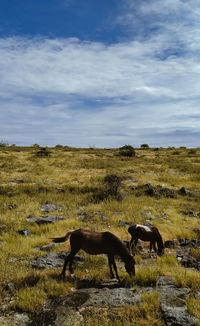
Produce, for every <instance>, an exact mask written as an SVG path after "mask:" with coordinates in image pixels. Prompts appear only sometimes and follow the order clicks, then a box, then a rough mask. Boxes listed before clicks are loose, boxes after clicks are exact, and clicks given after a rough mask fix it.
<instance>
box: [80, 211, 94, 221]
mask: <svg viewBox="0 0 200 326" xmlns="http://www.w3.org/2000/svg"><path fill="white" fill-rule="evenodd" d="M77 217H78V218H80V219H82V220H86V219H89V218H92V217H93V215H92V214H91V213H88V212H83V213H78V214H77Z"/></svg>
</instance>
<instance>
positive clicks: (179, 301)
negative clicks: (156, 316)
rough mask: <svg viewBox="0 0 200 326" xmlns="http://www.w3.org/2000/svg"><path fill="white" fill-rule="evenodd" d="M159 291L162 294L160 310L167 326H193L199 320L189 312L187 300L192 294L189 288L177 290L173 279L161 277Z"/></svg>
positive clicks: (158, 284) (158, 282)
mask: <svg viewBox="0 0 200 326" xmlns="http://www.w3.org/2000/svg"><path fill="white" fill-rule="evenodd" d="M157 289H158V291H159V292H160V309H161V312H162V315H163V319H164V322H165V325H166V326H188V325H190V326H192V325H196V323H197V319H196V318H195V317H193V316H191V315H190V314H189V313H188V312H187V306H186V304H185V299H186V298H187V297H189V296H190V295H191V294H192V292H191V290H190V289H188V288H177V287H176V286H175V284H174V280H173V278H171V277H164V276H161V277H159V279H158V281H157Z"/></svg>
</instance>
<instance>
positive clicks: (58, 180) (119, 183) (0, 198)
mask: <svg viewBox="0 0 200 326" xmlns="http://www.w3.org/2000/svg"><path fill="white" fill-rule="evenodd" d="M113 176H114V177H113ZM146 183H149V184H151V186H152V187H157V186H158V185H160V188H162V189H163V188H169V189H170V191H171V192H172V193H173V194H174V196H173V197H168V196H167V195H166V194H165V193H159V194H157V195H155V196H150V195H148V194H147V193H146V192H145V191H144V189H143V186H144V185H145V184H146ZM182 187H185V188H186V189H187V191H188V193H187V192H186V194H184V195H183V194H181V193H180V192H179V190H180V189H181V188H182ZM199 190H200V148H195V149H187V148H184V147H183V148H156V149H155V148H138V149H137V148H136V149H135V156H132V157H129V156H124V155H121V152H120V150H119V149H97V148H87V149H78V148H70V147H67V146H66V147H64V146H56V147H54V148H45V149H40V148H38V147H37V146H32V147H16V146H1V147H0V241H1V244H0V249H1V255H0V304H1V306H2V307H3V308H2V314H5V313H8V312H9V311H10V310H13V309H14V310H20V311H28V312H29V311H34V310H38V309H40V308H41V307H42V305H43V304H44V302H45V300H46V299H47V297H48V296H54V295H55V296H63V295H66V294H67V293H68V292H70V291H71V288H72V287H74V283H73V282H72V281H70V279H68V280H66V281H62V280H59V279H58V277H57V275H59V273H60V271H61V269H57V270H43V271H37V270H33V269H32V268H31V267H28V266H27V263H28V262H29V261H30V259H32V258H34V257H35V256H38V255H44V252H40V251H37V252H36V251H35V249H34V248H35V247H41V246H43V245H45V244H47V243H50V240H49V239H50V238H51V237H54V236H62V235H64V234H65V233H66V232H67V231H68V230H72V229H73V230H75V229H78V228H87V229H92V230H98V231H107V230H109V231H110V232H113V233H114V234H115V235H116V236H118V237H119V238H120V239H121V240H130V236H129V234H128V232H127V228H126V227H123V226H119V221H120V220H122V221H125V222H130V223H140V224H142V223H145V222H146V221H147V220H148V218H149V217H148V213H145V211H149V212H150V215H151V216H153V220H150V222H151V223H153V224H154V225H155V226H157V227H158V228H159V230H160V232H161V234H162V236H163V239H164V241H165V240H170V239H179V238H183V239H185V238H188V239H191V238H195V237H197V235H196V233H195V232H194V230H195V229H200V217H198V216H199V215H198V214H200V200H199V198H200V193H199V192H198V191H199ZM46 203H50V204H56V205H60V206H61V211H55V212H53V213H52V212H51V213H49V215H64V216H67V217H68V218H67V219H65V220H62V221H58V222H55V223H53V224H46V225H40V226H39V225H36V224H30V223H28V222H27V220H26V218H28V217H38V216H42V215H48V214H47V213H43V212H41V206H42V205H44V204H46ZM166 216H167V218H165V217H166ZM26 228H28V229H29V230H30V231H31V233H32V235H31V236H27V237H24V236H22V235H20V234H19V233H18V232H16V230H18V229H26ZM68 248H69V243H67V242H66V244H65V246H64V247H62V248H61V247H58V248H57V247H56V248H55V249H54V251H61V250H68ZM83 255H84V254H83ZM194 255H199V253H198V252H197V251H196V252H194ZM13 257H14V258H20V259H19V260H18V261H15V262H13ZM136 261H137V264H136V278H135V280H134V282H133V281H131V280H129V279H128V277H127V276H126V273H125V271H123V270H120V275H121V276H122V278H124V280H125V281H126V282H128V283H130V282H133V283H134V284H133V286H135V285H137V284H146V283H148V282H149V281H151V282H152V281H154V280H156V277H157V276H158V275H170V276H174V277H175V279H176V282H177V283H178V284H179V286H189V287H191V288H196V289H200V276H199V273H198V272H195V271H191V272H190V274H187V277H186V276H185V272H184V269H183V268H182V267H181V266H178V265H177V262H176V259H175V258H174V257H173V256H166V255H165V256H163V257H161V258H160V259H159V260H158V262H156V263H155V264H153V265H151V266H146V268H145V271H144V269H143V268H142V264H143V263H142V259H141V257H140V256H138V257H136ZM75 273H76V276H77V277H78V278H83V277H85V276H86V273H87V276H90V277H92V278H96V279H102V278H103V279H109V273H108V266H107V261H106V260H104V259H103V258H102V257H98V256H95V257H90V256H88V255H86V254H85V262H84V263H83V264H82V265H81V266H80V267H78V268H77V269H76V272H75ZM10 283H11V285H12V286H9V284H10ZM194 284H195V286H194ZM129 285H130V284H129ZM148 300H150V299H149V297H148V296H146V297H145V298H144V304H143V307H142V308H141V309H146V315H145V314H143V317H141V318H143V319H145V318H146V324H145V323H144V325H149V324H148V320H149V319H148V318H150V314H151V311H152V309H151V310H149V308H148V304H146V303H145V302H147V301H148ZM198 300H199V299H196V301H195V298H191V300H188V307H189V309H190V311H192V312H193V313H194V314H195V315H196V316H200V311H199V309H198V308H197V306H198ZM151 302H154V307H155V314H153V315H152V316H151V317H152V318H154V317H155V320H158V319H159V318H158V314H157V313H158V312H157V310H158V309H157V307H158V303H157V302H158V298H157V297H156V298H154V300H153V299H152V300H151ZM127 309H128V308H127ZM123 313H125V314H126V312H123V311H122V310H120V311H118V315H120V316H121V315H122V314H123ZM131 313H132V314H136V313H137V312H136V311H132V310H131V309H129V310H128V313H127V316H129V315H130V314H131ZM154 315H155V316H154ZM95 316H96V314H94V316H93V317H91V315H89V317H88V325H90V324H92V323H93V324H94V325H95V322H94V320H95V318H97V317H95ZM144 316H146V317H145V318H144ZM104 317H105V316H104ZM104 317H103V316H102V318H104ZM105 318H106V317H105ZM116 318H118V317H116ZM127 318H129V317H127ZM107 320H109V318H107ZM152 325H153V322H152ZM154 325H159V322H158V323H157V324H156V322H155V323H154Z"/></svg>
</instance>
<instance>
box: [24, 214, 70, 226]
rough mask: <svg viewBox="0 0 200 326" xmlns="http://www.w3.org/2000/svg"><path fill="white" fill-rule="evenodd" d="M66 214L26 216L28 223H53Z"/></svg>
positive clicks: (62, 218) (64, 217)
mask: <svg viewBox="0 0 200 326" xmlns="http://www.w3.org/2000/svg"><path fill="white" fill-rule="evenodd" d="M66 218H67V216H52V215H47V216H41V217H28V218H26V220H27V222H29V223H37V224H39V225H40V224H45V223H54V222H56V221H60V220H64V219H66Z"/></svg>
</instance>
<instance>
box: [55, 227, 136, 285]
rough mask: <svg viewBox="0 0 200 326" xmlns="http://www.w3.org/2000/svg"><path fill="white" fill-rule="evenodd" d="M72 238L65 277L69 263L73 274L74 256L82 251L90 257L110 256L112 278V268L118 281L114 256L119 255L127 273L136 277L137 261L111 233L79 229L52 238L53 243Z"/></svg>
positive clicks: (63, 271) (63, 273) (65, 262)
mask: <svg viewBox="0 0 200 326" xmlns="http://www.w3.org/2000/svg"><path fill="white" fill-rule="evenodd" d="M69 236H70V245H71V252H70V254H69V255H68V256H67V257H66V258H65V261H64V266H63V270H62V275H63V276H64V275H65V270H66V266H67V264H68V263H69V271H70V273H73V270H72V262H73V258H74V256H75V255H76V254H77V253H78V251H79V250H80V249H82V250H84V251H85V252H87V253H88V254H90V255H98V254H106V255H107V256H108V264H109V268H110V275H111V278H114V274H113V270H112V266H113V267H114V271H115V274H116V277H117V279H118V280H119V275H118V273H117V266H116V264H115V259H114V256H115V255H118V256H119V257H120V258H121V259H122V260H123V262H124V263H125V269H126V271H127V273H128V274H129V275H130V276H132V275H135V261H134V258H133V257H132V256H131V255H130V254H129V252H128V250H127V248H126V247H125V245H124V244H123V243H122V242H121V241H120V240H119V239H118V238H117V237H116V236H115V235H114V234H112V233H110V232H95V231H89V230H83V229H79V230H76V231H73V232H68V233H67V234H66V235H65V236H64V237H61V238H52V240H53V242H64V241H66V240H67V239H68V237H69Z"/></svg>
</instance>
